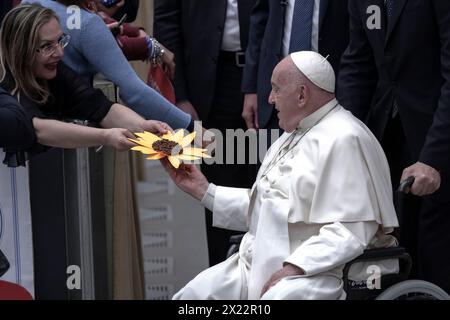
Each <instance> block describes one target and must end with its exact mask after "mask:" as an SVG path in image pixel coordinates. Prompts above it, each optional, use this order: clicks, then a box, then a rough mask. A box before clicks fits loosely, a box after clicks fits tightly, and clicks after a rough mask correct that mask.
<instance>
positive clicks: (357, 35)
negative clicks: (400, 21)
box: [337, 0, 378, 121]
mask: <svg viewBox="0 0 450 320" xmlns="http://www.w3.org/2000/svg"><path fill="white" fill-rule="evenodd" d="M358 2H360V1H359V0H350V1H349V5H348V6H349V16H350V39H349V45H348V47H347V49H346V50H345V52H344V54H343V56H342V60H341V69H340V71H339V78H338V82H337V87H338V89H337V96H338V100H339V102H340V103H341V105H342V106H344V107H345V108H346V109H348V110H350V111H351V112H352V113H353V115H355V116H356V117H358V118H359V119H361V120H363V121H364V120H365V118H366V116H367V113H368V111H369V108H370V103H371V100H372V96H373V93H374V92H375V87H376V84H377V81H378V74H377V70H376V65H375V60H374V57H373V52H372V49H371V46H370V44H369V40H368V39H367V35H366V33H365V30H364V23H365V21H362V19H361V16H360V14H359V10H358Z"/></svg>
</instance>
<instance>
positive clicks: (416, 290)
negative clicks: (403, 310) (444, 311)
mask: <svg viewBox="0 0 450 320" xmlns="http://www.w3.org/2000/svg"><path fill="white" fill-rule="evenodd" d="M375 300H450V296H449V295H448V294H447V293H446V292H445V291H444V290H442V289H441V288H439V287H438V286H436V285H434V284H432V283H430V282H426V281H422V280H407V281H403V282H400V283H397V284H395V285H393V286H392V287H389V288H387V289H386V290H385V291H384V292H383V293H381V294H380V295H379V296H378V297H377V298H376V299H375Z"/></svg>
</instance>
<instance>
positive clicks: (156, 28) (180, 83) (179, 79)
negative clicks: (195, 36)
mask: <svg viewBox="0 0 450 320" xmlns="http://www.w3.org/2000/svg"><path fill="white" fill-rule="evenodd" d="M181 1H182V0H155V1H154V12H155V15H154V21H153V35H154V37H155V38H156V40H158V41H159V42H161V44H162V45H164V46H165V47H166V48H167V49H169V50H170V51H172V52H173V53H174V55H175V63H176V65H177V68H176V70H175V78H174V80H173V84H174V89H175V96H176V99H177V101H183V100H189V97H188V95H187V90H186V83H185V80H184V79H186V77H185V76H184V68H183V64H184V61H183V59H184V58H183V57H184V46H183V34H182V26H181V16H182V5H181Z"/></svg>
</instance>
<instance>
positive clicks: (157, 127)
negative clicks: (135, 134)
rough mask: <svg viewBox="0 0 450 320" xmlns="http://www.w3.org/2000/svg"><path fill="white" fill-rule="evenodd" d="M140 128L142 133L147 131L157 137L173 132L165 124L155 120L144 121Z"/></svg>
mask: <svg viewBox="0 0 450 320" xmlns="http://www.w3.org/2000/svg"><path fill="white" fill-rule="evenodd" d="M141 127H142V131H148V132H151V133H153V134H156V135H157V136H161V135H163V134H165V133H167V132H168V131H173V130H172V128H171V127H170V126H169V125H168V124H167V123H165V122H162V121H157V120H145V121H144V122H143V123H142V125H141Z"/></svg>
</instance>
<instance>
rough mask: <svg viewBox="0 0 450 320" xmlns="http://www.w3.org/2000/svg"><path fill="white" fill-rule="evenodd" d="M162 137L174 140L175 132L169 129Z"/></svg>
mask: <svg viewBox="0 0 450 320" xmlns="http://www.w3.org/2000/svg"><path fill="white" fill-rule="evenodd" d="M161 139H166V140H170V141H173V132H171V131H167V133H165V134H163V135H162V136H161Z"/></svg>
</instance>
